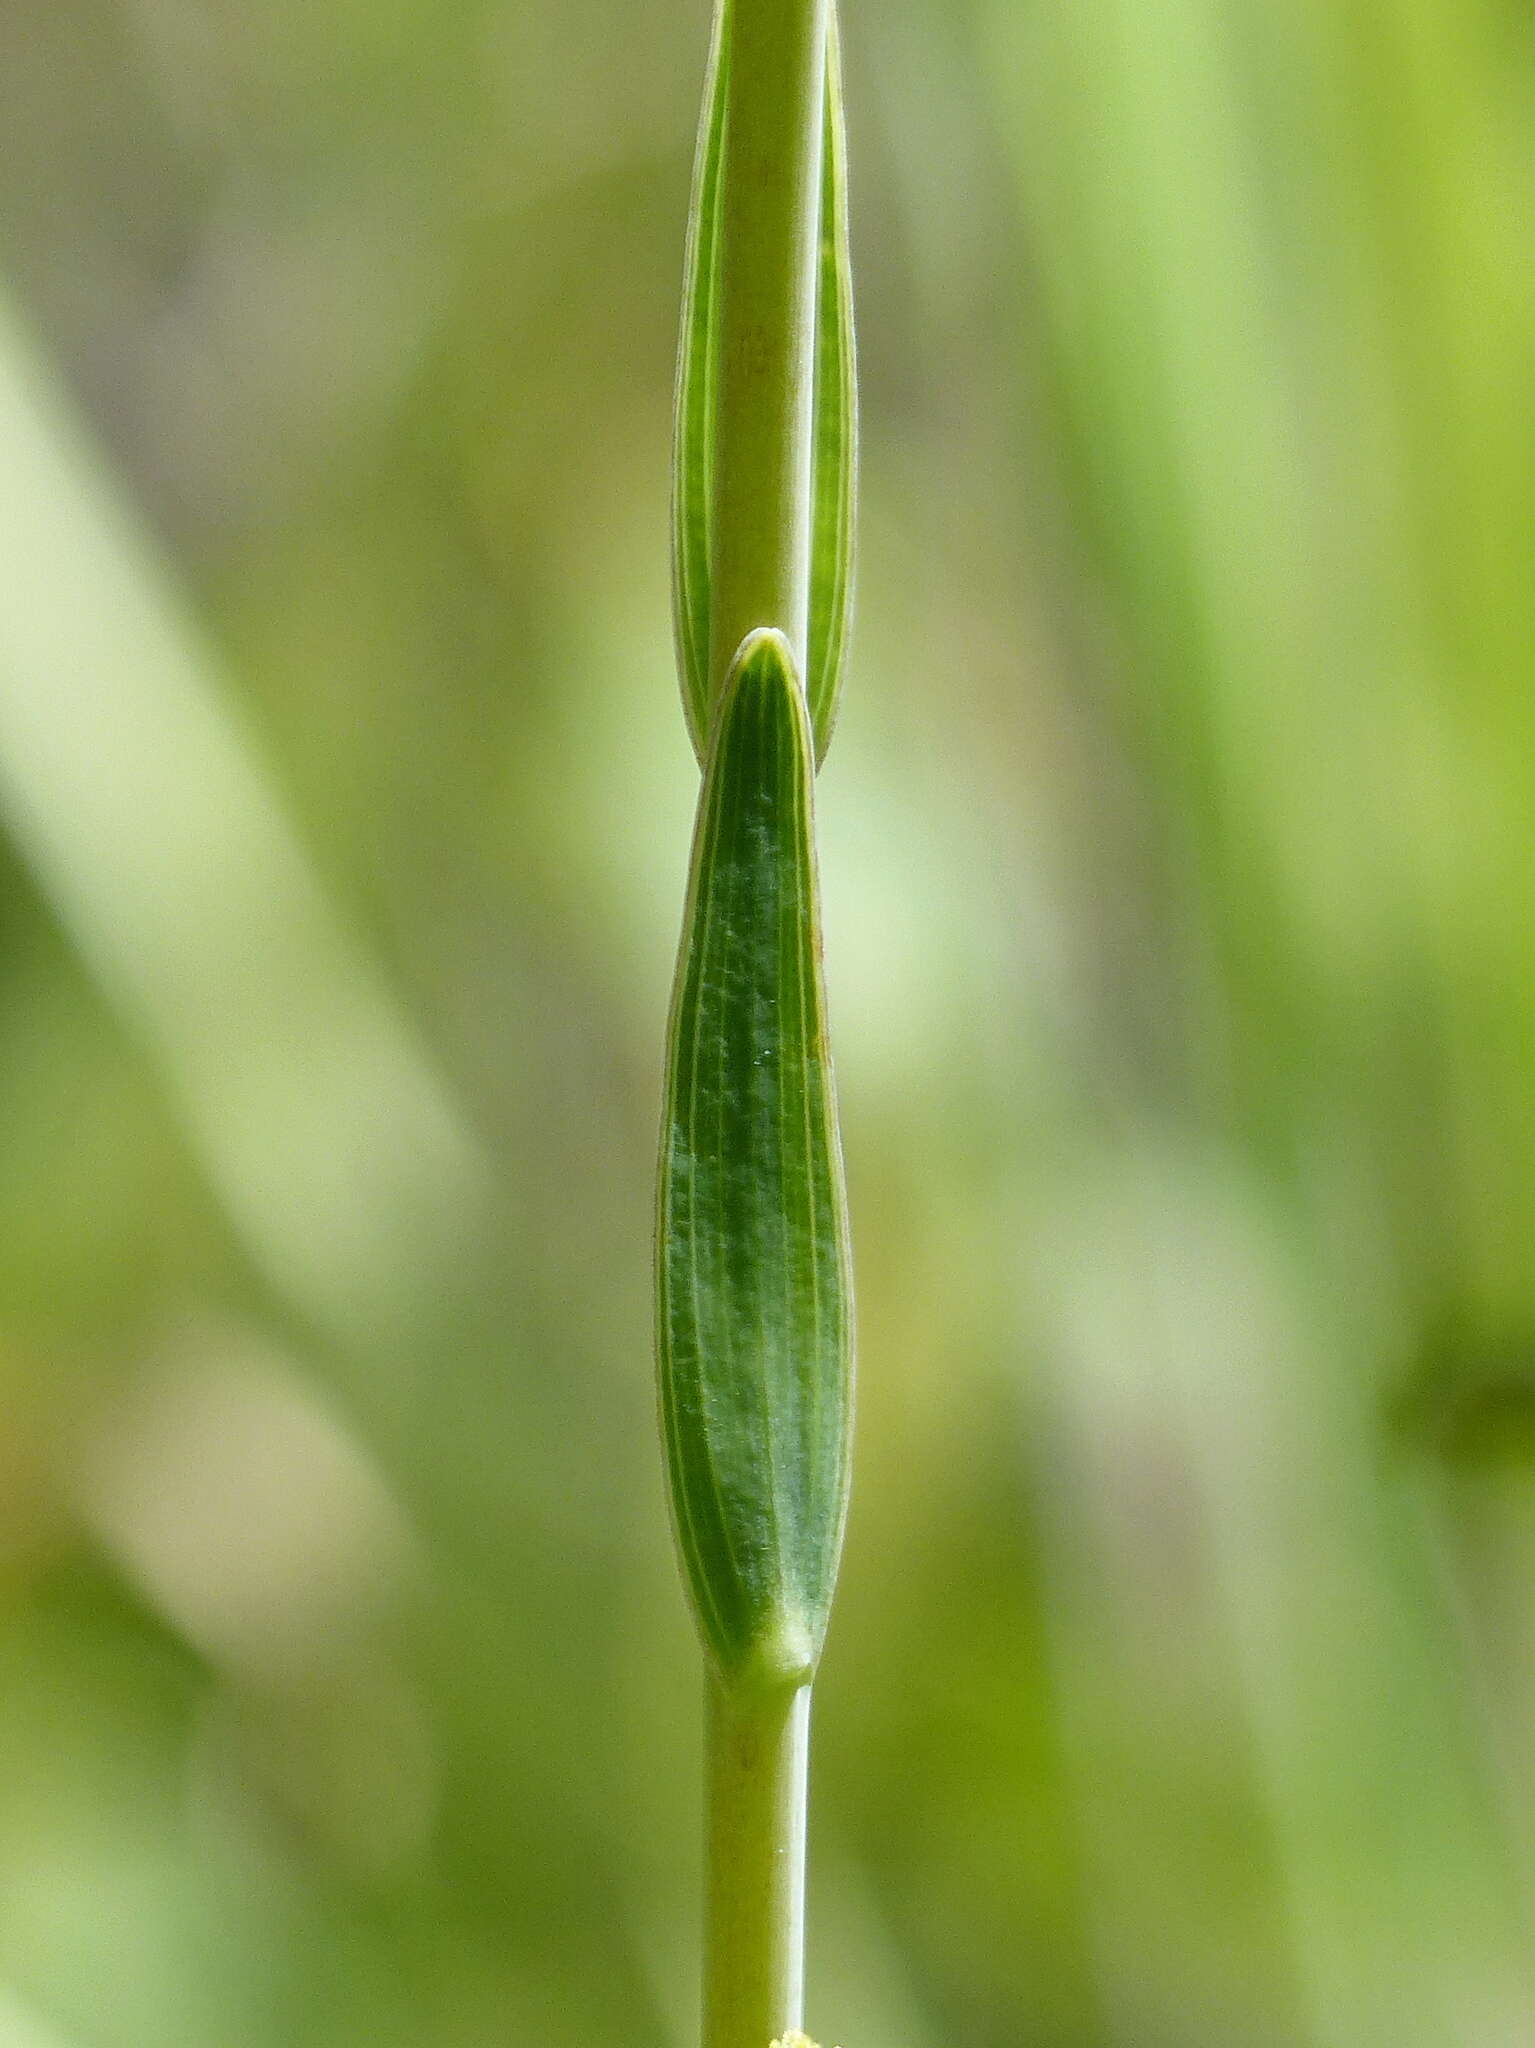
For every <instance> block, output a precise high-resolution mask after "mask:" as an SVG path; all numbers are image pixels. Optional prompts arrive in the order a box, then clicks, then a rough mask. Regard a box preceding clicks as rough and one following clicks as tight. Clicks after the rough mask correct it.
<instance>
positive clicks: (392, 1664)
mask: <svg viewBox="0 0 1535 2048" xmlns="http://www.w3.org/2000/svg"><path fill="white" fill-rule="evenodd" d="M703 13H704V10H703V8H702V6H701V5H695V4H691V0H690V4H687V5H682V4H673V0H666V4H664V5H661V6H650V7H647V8H635V7H623V8H620V7H617V6H615V5H612V4H609V0H563V4H561V5H559V6H555V5H552V4H547V5H546V4H542V0H517V4H511V5H495V6H491V5H487V4H483V0H462V4H460V5H457V6H454V7H450V8H443V7H440V6H438V7H431V6H427V5H425V4H423V0H397V4H393V5H382V6H381V5H376V4H372V0H369V4H362V0H338V4H334V5H325V4H321V5H314V4H305V5H300V4H298V0H274V4H272V5H268V6H263V7H260V8H254V9H251V8H243V9H242V8H236V7H234V6H233V5H230V4H228V0H9V4H8V5H7V6H6V7H5V8H4V9H3V10H0V255H3V260H4V265H5V274H6V280H7V305H8V310H7V311H6V313H5V317H4V321H3V324H0V815H3V821H4V826H5V835H4V840H3V844H0V875H3V889H0V939H3V945H0V1130H3V1132H4V1139H5V1142H4V1144H3V1146H0V1404H3V1405H0V1757H3V1759H4V1767H3V1769H0V2041H4V2042H5V2043H6V2048H11V2044H15V2048H142V2044H144V2043H146V2042H154V2043H156V2044H157V2048H211V2044H215V2043H216V2044H218V2048H322V2044H323V2048H352V2044H356V2048H362V2044H364V2043H367V2044H368V2048H391V2044H394V2043H399V2044H401V2048H404V2044H406V2043H409V2044H411V2048H489V2044H493V2043H495V2044H499V2043H503V2042H510V2041H523V2040H533V2039H538V2040H540V2041H543V2042H547V2043H548V2044H550V2048H561V2044H565V2043H569V2044H571V2048H576V2044H577V2043H579V2044H581V2048H593V2044H604V2043H613V2044H615V2048H617V2044H618V2043H620V2042H622V2043H624V2044H626V2048H627V2044H638V2043H645V2042H655V2043H657V2044H661V2043H667V2044H670V2043H673V2042H679V2043H680V2042H686V2041H687V2040H688V2039H689V2036H690V2028H691V2025H692V2013H691V1990H690V1987H691V1985H692V1983H693V1981H694V1969H693V1957H692V1944H693V1940H694V1913H695V1892H696V1884H697V1854H696V1846H695V1836H696V1832H697V1797H696V1790H695V1787H694V1784H693V1777H692V1774H693V1759H694V1757H695V1756H696V1754H697V1740H696V1714H697V1701H696V1699H695V1697H694V1691H695V1660H694V1656H693V1651H692V1645H691V1641H690V1637H689V1631H688V1624H687V1620H686V1616H685V1614H684V1612H683V1607H682V1602H681V1600H680V1598H679V1596H678V1594H677V1592H676V1589H675V1584H674V1578H673V1571H672V1565H671V1561H670V1559H669V1557H668V1556H667V1536H666V1527H665V1511H664V1506H663V1495H662V1487H661V1479H660V1467H659V1455H658V1451H657V1449H656V1446H655V1442H654V1434H653V1393H652V1387H651V1376H650V1361H649V1330H650V1314H649V1304H648V1275H649V1250H650V1248H649V1243H648V1233H649V1228H650V1196H651V1173H652V1161H653V1154H654V1140H655V1120H656V1114H657V1103H658V1088H659V1062H660V1037H661V1026H662V1016H663V1011H664V1006H665V992H666V987H667V981H668V976H669V969H670V961H671V956H672V950H673V947H674V943H675V936H676V934H675V919H676V906H677V903H678V901H679V900H680V888H681V878H682V868H683V862H684V859H685V850H686V845H687V831H688V820H689V816H690V813H691V807H692V801H693V793H694V787H695V776H696V770H695V767H694V764H693V761H692V758H691V754H690V750H689V748H688V744H687V740H686V736H685V734H684V733H683V731H682V728H681V723H680V721H679V720H678V718H677V716H676V707H675V698H674V684H673V681H672V676H671V646H670V629H669V623H668V615H667V597H668V593H667V565H666V550H667V505H666V493H667V468H668V464H667V440H668V412H669V406H670V397H671V364H672V351H673V344H674V332H675V323H676V316H677V297H678V286H679V283H680V266H681V236H682V222H683V218H684V214H685V208H686V195H687V178H688V158H689V152H690V148H691V142H692V124H693V115H694V109H695V106H696V100H697V94H698V87H699V79H700V72H701V67H702V61H703V39H704V27H705V24H704V21H703ZM846 15H847V19H846V24H845V25H846V30H847V66H848V100H849V106H850V110H851V119H852V127H853V134H852V166H853V172H854V179H853V186H854V233H855V248H856V256H857V259H858V264H859V274H860V311H861V321H862V339H863V362H864V372H865V374H864V396H865V465H864V474H865V523H864V543H863V572H862V581H861V588H860V615H859V623H858V630H857V635H856V640H855V645H854V651H853V658H852V666H851V672H850V677H849V687H848V690H847V693H846V708H845V711H844V714H843V719H842V726H841V733H840V738H839V743H838V747H837V750H836V752H835V754H834V755H832V757H831V758H830V761H829V764H828V767H827V770H826V772H825V774H824V776H823V778H822V781H821V785H820V790H819V810H820V823H821V830H822V834H823V839H824V851H823V866H824V876H825V887H826V910H827V920H828V964H829V979H830V994H831V1002H832V1008H833V1015H834V1022H835V1028H836V1041H837V1044H838V1048H839V1057H840V1079H841V1087H842V1095H843V1104H844V1116H845V1124H846V1140H847V1151H848V1159H849V1168H850V1176H851V1197H852V1207H853V1217H854V1229H855V1237H856V1242H857V1248H858V1270H859V1286H860V1324H861V1358H862V1381H861V1394H860V1399H861V1408H860V1442H859V1459H858V1468H857V1484H856V1494H855V1504H854V1513H853V1519H852V1523H851V1527H850V1531H849V1542H848V1550H847V1555H846V1562H845V1568H844V1574H843V1585H842V1592H841V1595H840V1601H839V1608H838V1612H837V1617H836V1620H835V1624H834V1627H833V1631H832V1635H831V1638H830V1642H829V1645H828V1651H827V1658H826V1663H825V1665H824V1670H823V1677H822V1681H821V1684H820V1687H819V1689H818V1690H819V1709H818V1711H819V1717H820V1719H819V1736H818V1756H819V1762H818V1770H817V1784H816V1835H815V1844H814V1855H815V1871H814V1877H813V1885H814V1893H815V1909H814V1912H813V1927H814V1931H815V1941H816V1943H817V1951H816V1953H815V1954H814V1955H813V1957H812V2000H811V2014H812V2021H813V2025H814V2028H815V2031H816V2034H817V2037H818V2038H820V2039H824V2040H831V2039H836V2040H840V2041H844V2042H846V2043H848V2044H849V2048H860V2044H864V2048H875V2044H878V2048H928V2044H932V2048H949V2044H956V2048H957V2044H959V2043H961V2042H963V2043H966V2044H974V2048H1019V2044H1024V2048H1036V2044H1037V2048H1079V2044H1080V2048H1120V2044H1122V2048H1159V2044H1162V2043H1166V2044H1169V2048H1171V2044H1174V2043H1176V2044H1177V2048H1227V2044H1241V2048H1365V2044H1373V2043H1377V2042H1378V2043H1382V2044H1387V2043H1389V2044H1390V2048H1482V2044H1486V2048H1492V2044H1495V2043H1496V2044H1500V2048H1501V2044H1506V2043H1508V2042H1511V2041H1522V2040H1526V2039H1529V2038H1535V1984H1532V1981H1531V1976H1532V1973H1531V1965H1530V1962H1529V1940H1528V1934H1529V1921H1530V1910H1531V1899H1530V1872H1531V1860H1530V1859H1531V1848H1532V1821H1535V1745H1532V1739H1531V1734H1530V1731H1531V1729H1532V1727H1535V1498H1532V1492H1531V1475H1530V1468H1529V1455H1530V1449H1531V1440H1532V1428H1531V1423H1532V1419H1535V1262H1532V1260H1531V1257H1530V1254H1529V1246H1530V1244H1531V1242H1532V1241H1535V967H1532V961H1535V861H1532V859H1531V850H1530V841H1531V828H1532V820H1535V709H1532V707H1535V578H1532V576H1531V573H1530V570H1531V547H1532V540H1535V516H1532V515H1535V461H1532V456H1535V281H1532V280H1535V273H1532V271H1531V268H1530V265H1529V260H1528V249H1529V244H1530V235H1531V228H1532V205H1531V172H1532V136H1535V70H1532V62H1531V50H1530V44H1529V25H1528V23H1527V21H1526V20H1525V19H1524V17H1523V15H1522V13H1521V12H1520V10H1519V9H1517V8H1512V7H1509V6H1507V5H1506V4H1501V0H1499V4H1494V0H1102V4H1099V5H1096V6H1093V7H1087V8H1084V7H1082V6H1080V5H1076V4H1073V0H903V4H902V5H899V6H896V7H887V8H878V9H875V8H859V7H858V6H857V5H854V4H851V0H850V4H849V6H848V8H847V10H846Z"/></svg>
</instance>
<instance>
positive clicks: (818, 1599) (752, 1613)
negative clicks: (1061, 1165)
mask: <svg viewBox="0 0 1535 2048" xmlns="http://www.w3.org/2000/svg"><path fill="white" fill-rule="evenodd" d="M813 788H814V766H813V762H812V756H811V738H810V727H809V720H808V717H807V714H806V710H805V705H804V700H803V696H802V693H801V690H800V686H799V680H798V677H797V676H796V674H795V672H794V666H793V657H792V655H791V653H790V650H789V647H788V643H787V641H785V639H784V638H783V636H782V635H781V634H779V633H776V632H768V631H764V632H760V633H755V634H753V635H752V636H751V637H750V639H749V640H748V641H747V642H746V644H745V645H744V646H743V648H742V649H741V652H740V653H739V655H738V656H737V658H736V661H735V663H734V665H733V667H732V669H731V672H730V676H729V678H728V680H727V683H726V687H725V690H724V693H723V695H722V698H721V703H720V711H719V716H718V720H717V724H716V731H715V737H714V740H713V743H712V745H711V748H710V752H709V758H708V762H707V765H706V769H705V774H704V782H703V789H702V793H701V796H700V799H699V812H698V825H697V831H696V835H695V839H694V847H693V861H692V870H691V876H690V881H689V889H688V902H687V909H686V912H685V916H684V924H683V936H682V947H681V952H680V956H679V960H678V967H677V981H676V987H675V992H674V996H673V1004H672V1018H671V1033H670V1043H669V1052H668V1070H667V1084H666V1105H665V1115H664V1121H663V1126H662V1143H661V1176H660V1190H659V1204H658V1226H657V1266H658V1288H657V1296H658V1319H657V1321H658V1335H657V1348H658V1358H659V1367H660V1387H661V1412H662V1420H663V1425H664V1433H665V1438H666V1449H667V1460H668V1466H669V1475H670V1480H671V1492H672V1504H673V1510H674V1516H675V1522H676V1528H677V1536H678V1541H679V1544H680V1547H681V1551H682V1555H683V1560H684V1564H685V1567H686V1575H687V1579H688V1582H689V1586H690V1589H691V1592H692V1597H693V1601H694V1605H695V1608H696V1610H697V1614H698V1619H699V1623H700V1626H701V1629H702V1632H703V1635H704V1638H705V1641H706V1643H707V1644H708V1647H709V1648H710V1650H711V1651H712V1652H713V1654H714V1657H715V1659H716V1661H717V1663H718V1665H719V1667H720V1669H721V1671H722V1672H723V1673H724V1674H725V1676H726V1677H727V1679H731V1680H736V1681H740V1682H747V1681H750V1680H758V1681H762V1682H787V1681H791V1680H795V1679H800V1678H803V1677H805V1676H808V1674H809V1672H810V1671H811V1670H812V1669H813V1668H814V1664H815V1660H816V1657H817V1656H818V1654H819V1651H820V1645H821V1640H822V1636H823V1634H824V1632H825V1627H826V1617H827V1612H828V1609H829V1607H830V1604H831V1595H832V1586H833V1582H834V1580H835V1576H836V1569H837V1557H838V1552H839V1548H840V1544H841V1536H842V1523H843V1516H844V1511H845V1504H846V1497H847V1474H848V1448H849V1431H850V1423H851V1384H852V1298H851V1283H850V1277H849V1266H848V1246H847V1224H846V1210H845V1202H844V1196H843V1185H842V1161H841V1150H840V1145H839V1141H838V1136H837V1124H836V1104H835V1095H834V1089H833V1083H832V1071H831V1061H830V1055H829V1052H828V1046H827V1034H826V1004H825V994H824V989H823V985H822V977H821V945H820V911H819V892H818V885H817V878H816V866H815V844H814V832H813V815H812V813H813Z"/></svg>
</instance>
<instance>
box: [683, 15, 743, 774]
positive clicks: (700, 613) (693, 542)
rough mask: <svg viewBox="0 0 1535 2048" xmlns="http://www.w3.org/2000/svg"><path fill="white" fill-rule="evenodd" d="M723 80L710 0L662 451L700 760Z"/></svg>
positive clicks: (721, 21) (725, 48)
mask: <svg viewBox="0 0 1535 2048" xmlns="http://www.w3.org/2000/svg"><path fill="white" fill-rule="evenodd" d="M729 79H730V0H718V4H717V6H716V9H715V16H714V41H713V44H712V45H711V47H710V51H709V70H708V75H707V78H706V80H705V84H704V109H703V117H702V122H701V125H700V127H699V131H698V157H697V161H696V163H695V165H694V169H693V205H692V212H691V214H690V217H689V221H688V252H687V268H686V271H685V274H684V278H683V287H682V340H681V345H680V348H679V352H678V358H677V412H676V440H675V444H674V447H673V454H672V462H673V468H672V610H673V616H674V620H675V625H676V632H677V667H678V670H679V672H680V675H681V679H682V707H683V710H684V711H685V712H686V714H687V721H688V731H689V732H690V733H691V734H692V736H693V747H694V751H695V752H696V753H697V755H698V757H699V759H700V760H702V759H703V756H704V752H705V749H706V748H707V746H708V742H709V525H710V512H711V500H712V498H713V495H714V387H715V369H716V363H717V360H718V351H719V321H718V301H719V270H720V265H719V244H720V183H721V177H722V174H723V169H724V161H725V103H726V99H727V97H728V86H729Z"/></svg>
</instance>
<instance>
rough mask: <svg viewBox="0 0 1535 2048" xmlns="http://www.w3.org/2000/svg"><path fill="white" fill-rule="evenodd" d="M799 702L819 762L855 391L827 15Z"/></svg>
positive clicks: (842, 645)
mask: <svg viewBox="0 0 1535 2048" xmlns="http://www.w3.org/2000/svg"><path fill="white" fill-rule="evenodd" d="M814 465H815V467H814V485H813V498H812V515H811V516H812V525H811V546H810V642H809V651H808V656H807V660H806V669H805V676H806V695H807V697H808V699H809V703H810V720H811V724H812V726H813V727H814V730H815V754H816V760H817V761H820V760H821V759H822V758H823V757H824V755H825V753H826V749H827V746H828V745H829V743H830V741H831V731H832V726H833V725H834V724H835V722H836V717H837V700H838V696H839V694H840V692H841V688H842V663H843V657H844V655H845V653H846V651H847V641H848V628H849V626H850V624H851V619H852V607H853V526H854V515H855V512H856V497H857V487H858V383H857V362H856V353H855V349H854V342H853V284H852V270H851V264H850V260H849V254H848V204H847V121H846V115H845V113H844V111H843V104H842V46H841V38H840V36H839V34H838V29H837V15H836V10H835V8H833V11H832V16H831V35H830V42H829V44H828V47H827V52H826V130H825V136H824V142H823V151H822V157H821V245H820V275H819V284H818V293H817V313H816V354H815V450H814Z"/></svg>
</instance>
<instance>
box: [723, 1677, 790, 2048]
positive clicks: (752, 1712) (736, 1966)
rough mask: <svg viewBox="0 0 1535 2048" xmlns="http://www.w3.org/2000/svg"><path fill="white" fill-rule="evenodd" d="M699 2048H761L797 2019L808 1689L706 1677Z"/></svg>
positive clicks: (780, 2035)
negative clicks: (769, 1688)
mask: <svg viewBox="0 0 1535 2048" xmlns="http://www.w3.org/2000/svg"><path fill="white" fill-rule="evenodd" d="M706 1739H707V1744H708V1763H707V1769H708V1788H707V1789H708V1872H707V1884H708V1922H707V1929H706V1950H705V1956H704V2035H703V2048H768V2044H769V2043H770V2042H772V2041H776V2040H779V2039H780V2038H781V2037H782V2036H783V2035H785V2034H787V2033H789V2032H790V2031H791V2030H792V2029H795V2028H797V2027H799V2026H800V2025H801V2024H802V2023H803V2019H804V2009H803V2008H804V1982H805V1964H804V1948H805V1941H804V1929H805V1789H806V1788H805V1781H806V1772H807V1768H808V1761H809V1754H810V1688H809V1686H808V1685H805V1686H800V1687H799V1688H798V1689H797V1690H794V1691H788V1690H784V1691H780V1692H773V1693H769V1694H766V1695H763V1694H757V1693H752V1694H750V1695H748V1696H744V1697H743V1696H742V1695H741V1694H739V1693H735V1692H731V1691H729V1690H727V1689H726V1688H725V1687H724V1686H722V1685H720V1684H719V1683H718V1682H717V1681H715V1680H714V1679H711V1680H710V1682H709V1704H708V1722H707V1738H706Z"/></svg>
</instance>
